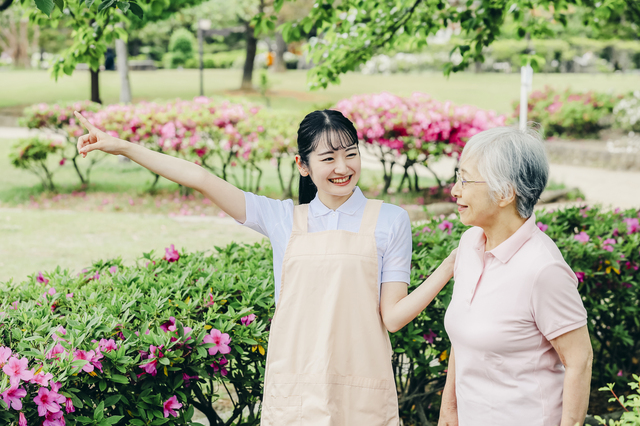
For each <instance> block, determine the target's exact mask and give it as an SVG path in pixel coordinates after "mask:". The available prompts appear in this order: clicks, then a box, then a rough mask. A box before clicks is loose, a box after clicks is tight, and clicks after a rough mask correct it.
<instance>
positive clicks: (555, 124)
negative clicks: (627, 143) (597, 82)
mask: <svg viewBox="0 0 640 426" xmlns="http://www.w3.org/2000/svg"><path fill="white" fill-rule="evenodd" d="M617 102H618V97H616V96H613V95H609V94H606V93H594V92H587V93H579V92H572V91H570V90H568V89H567V90H565V91H564V92H559V91H556V90H555V89H552V88H551V87H548V86H547V87H545V89H544V90H537V91H535V92H533V93H532V94H531V95H530V96H529V102H528V115H527V119H528V120H529V121H534V122H536V123H540V124H541V125H542V129H543V131H544V133H545V136H546V137H551V136H564V137H572V138H584V137H594V136H597V134H598V132H599V131H600V130H602V129H604V128H607V127H610V126H611V124H612V123H611V122H612V115H611V114H612V113H613V108H614V106H615V105H616V103H617ZM514 107H515V109H514V116H518V114H519V113H520V103H519V102H516V103H514Z"/></svg>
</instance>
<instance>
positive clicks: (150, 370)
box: [140, 359, 158, 376]
mask: <svg viewBox="0 0 640 426" xmlns="http://www.w3.org/2000/svg"><path fill="white" fill-rule="evenodd" d="M140 368H142V369H143V370H144V372H145V373H147V374H151V375H152V376H155V375H156V374H158V360H157V359H153V360H151V361H149V362H147V363H146V364H142V365H141V366H140Z"/></svg>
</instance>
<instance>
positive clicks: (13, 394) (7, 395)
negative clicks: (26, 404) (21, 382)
mask: <svg viewBox="0 0 640 426" xmlns="http://www.w3.org/2000/svg"><path fill="white" fill-rule="evenodd" d="M25 396H27V391H26V390H24V388H19V387H18V386H17V385H13V386H11V387H10V388H9V389H7V390H6V391H4V392H3V393H2V400H3V401H4V402H5V404H7V405H8V406H9V408H13V409H14V410H22V398H24V397H25Z"/></svg>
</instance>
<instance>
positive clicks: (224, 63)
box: [184, 50, 245, 68]
mask: <svg viewBox="0 0 640 426" xmlns="http://www.w3.org/2000/svg"><path fill="white" fill-rule="evenodd" d="M244 55H245V51H244V50H231V51H228V52H217V53H205V54H204V55H202V63H203V66H204V68H231V67H232V66H233V64H234V63H235V62H236V61H237V60H238V59H240V58H243V57H244ZM184 67H185V68H200V59H199V58H197V57H193V58H191V59H188V60H187V61H186V62H185V64H184Z"/></svg>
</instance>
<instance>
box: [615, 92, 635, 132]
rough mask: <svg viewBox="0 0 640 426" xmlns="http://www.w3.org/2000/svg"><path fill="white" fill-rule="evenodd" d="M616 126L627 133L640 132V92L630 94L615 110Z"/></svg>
mask: <svg viewBox="0 0 640 426" xmlns="http://www.w3.org/2000/svg"><path fill="white" fill-rule="evenodd" d="M613 114H614V116H615V119H616V125H617V126H618V127H619V128H621V129H622V130H625V131H627V132H640V90H636V91H635V92H633V93H631V94H629V95H628V96H626V97H624V98H623V99H621V100H620V102H618V104H617V105H616V106H615V108H614V109H613Z"/></svg>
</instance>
